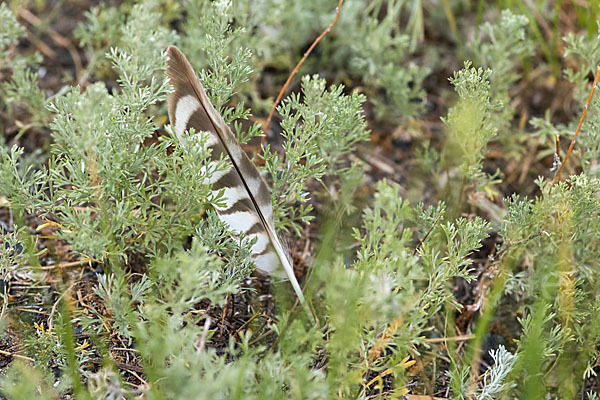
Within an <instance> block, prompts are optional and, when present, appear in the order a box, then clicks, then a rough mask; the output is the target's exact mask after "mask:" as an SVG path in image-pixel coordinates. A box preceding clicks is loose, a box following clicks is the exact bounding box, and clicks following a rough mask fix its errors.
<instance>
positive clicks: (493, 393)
mask: <svg viewBox="0 0 600 400" xmlns="http://www.w3.org/2000/svg"><path fill="white" fill-rule="evenodd" d="M490 356H491V357H492V359H493V360H494V365H493V366H492V367H490V369H488V370H487V371H485V375H484V376H483V387H482V388H481V389H480V390H479V391H478V393H477V397H476V398H477V400H493V399H497V398H499V397H500V395H501V394H502V393H503V392H505V391H506V390H508V389H509V388H510V387H511V384H510V383H507V382H505V380H506V377H507V376H508V375H509V374H510V373H511V371H512V369H513V367H514V365H515V363H516V361H517V355H515V354H512V353H510V352H509V351H507V350H506V348H504V346H500V347H498V349H497V350H495V351H494V350H490Z"/></svg>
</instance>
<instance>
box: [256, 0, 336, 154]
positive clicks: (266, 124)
mask: <svg viewBox="0 0 600 400" xmlns="http://www.w3.org/2000/svg"><path fill="white" fill-rule="evenodd" d="M343 1H344V0H339V1H338V5H337V8H336V9H335V18H334V19H333V22H332V23H331V24H330V25H329V26H328V27H327V29H325V30H324V31H323V33H321V34H320V35H319V37H318V38H316V39H315V41H314V42H313V44H311V45H310V47H309V48H308V50H306V52H305V53H304V56H303V57H302V58H301V59H300V61H299V62H298V64H296V67H295V68H294V69H293V70H292V73H291V74H290V76H289V77H288V79H287V81H285V84H284V85H283V87H282V88H281V91H280V92H279V95H278V96H277V99H276V100H275V103H273V107H272V108H271V113H270V114H269V118H267V122H266V123H265V127H264V129H263V131H264V133H265V136H263V137H262V139H261V145H264V143H265V138H266V135H267V132H268V130H269V126H270V125H271V119H272V118H273V114H275V110H276V109H277V105H278V104H279V101H280V100H281V98H282V97H283V94H284V93H285V91H286V89H287V88H288V86H289V85H290V82H291V81H292V78H293V77H294V75H296V72H298V69H299V68H300V66H301V65H302V64H303V63H304V61H305V60H306V59H307V58H308V56H309V55H310V53H312V51H313V49H314V48H315V46H316V45H317V43H319V41H321V39H323V37H324V36H325V35H327V33H329V31H330V30H331V28H333V26H334V25H335V23H336V22H337V20H338V18H339V16H340V8H341V7H342V3H343Z"/></svg>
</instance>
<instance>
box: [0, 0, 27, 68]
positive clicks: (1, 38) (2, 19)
mask: <svg viewBox="0 0 600 400" xmlns="http://www.w3.org/2000/svg"><path fill="white" fill-rule="evenodd" d="M0 26H2V30H1V31H0V60H3V62H6V60H7V57H8V55H9V51H10V46H11V45H15V44H16V42H17V41H18V40H19V39H20V38H22V37H23V36H25V28H23V27H22V26H21V25H20V24H19V23H18V22H17V19H16V18H15V16H14V15H13V13H12V11H11V10H10V8H8V5H7V4H6V3H2V4H0Z"/></svg>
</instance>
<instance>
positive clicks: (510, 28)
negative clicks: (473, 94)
mask: <svg viewBox="0 0 600 400" xmlns="http://www.w3.org/2000/svg"><path fill="white" fill-rule="evenodd" d="M528 25H529V20H528V19H527V17H525V16H524V15H520V14H514V13H513V12H511V11H510V10H503V11H502V13H501V14H500V17H499V18H498V19H497V20H496V21H494V22H486V23H484V24H483V25H482V26H481V27H480V28H479V30H478V32H477V33H476V36H475V38H474V39H473V40H472V41H471V43H469V44H468V46H469V49H470V51H471V53H472V58H473V62H474V63H475V65H476V66H478V67H483V68H490V69H492V70H493V72H492V74H491V75H490V78H489V79H490V83H491V85H490V94H491V98H492V102H493V103H500V104H502V110H501V112H499V113H496V114H495V115H494V118H495V119H497V121H496V124H497V126H498V127H499V129H502V130H506V129H508V128H509V127H508V124H509V123H510V119H511V118H512V116H513V114H514V109H513V107H512V106H511V105H510V103H511V98H510V95H509V90H510V89H511V88H512V86H513V85H514V84H515V82H516V81H517V80H518V79H519V78H520V74H519V73H518V72H517V68H518V67H519V66H520V65H521V64H522V62H523V60H525V59H528V58H530V57H531V56H532V55H533V54H534V47H535V46H534V42H533V40H532V39H531V38H530V37H529V34H528V32H527V26H528ZM503 133H504V132H503Z"/></svg>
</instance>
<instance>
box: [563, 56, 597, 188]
mask: <svg viewBox="0 0 600 400" xmlns="http://www.w3.org/2000/svg"><path fill="white" fill-rule="evenodd" d="M598 75H600V66H598V67H597V68H596V76H595V77H594V84H593V85H592V89H591V90H590V95H589V96H588V99H587V102H586V103H585V108H584V109H583V113H582V114H581V118H580V119H579V125H577V130H576V131H575V135H574V136H573V140H571V145H570V146H569V150H567V154H565V158H564V159H563V162H562V163H561V164H560V168H559V169H558V171H557V172H556V175H555V176H554V179H553V180H552V186H551V187H554V185H556V183H557V182H558V181H559V180H560V174H561V172H562V170H563V169H564V168H565V165H566V164H567V160H568V159H569V156H570V155H571V151H573V147H574V146H575V140H577V135H579V131H580V130H581V125H583V120H584V118H585V114H586V113H587V110H588V107H589V105H590V101H591V100H592V95H593V94H594V90H595V89H596V84H597V83H598Z"/></svg>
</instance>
